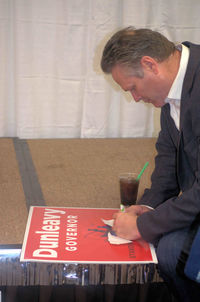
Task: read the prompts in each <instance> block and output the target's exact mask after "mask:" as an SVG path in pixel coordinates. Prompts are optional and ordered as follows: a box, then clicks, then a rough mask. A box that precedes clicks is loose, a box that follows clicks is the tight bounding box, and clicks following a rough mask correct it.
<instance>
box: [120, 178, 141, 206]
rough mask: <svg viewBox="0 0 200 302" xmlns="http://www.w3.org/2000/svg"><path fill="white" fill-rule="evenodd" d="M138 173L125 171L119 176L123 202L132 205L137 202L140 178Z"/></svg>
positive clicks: (125, 204)
mask: <svg viewBox="0 0 200 302" xmlns="http://www.w3.org/2000/svg"><path fill="white" fill-rule="evenodd" d="M136 178H137V174H134V173H124V174H121V175H120V176H119V180H120V195H121V204H123V205H124V206H131V205H134V204H136V200H137V193H138V187H139V180H136Z"/></svg>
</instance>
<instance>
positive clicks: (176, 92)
mask: <svg viewBox="0 0 200 302" xmlns="http://www.w3.org/2000/svg"><path fill="white" fill-rule="evenodd" d="M176 48H177V49H178V50H180V51H181V49H182V52H181V60H180V66H179V70H178V73H177V75H176V78H175V80H174V82H173V84H172V86H171V88H170V91H169V94H168V96H167V98H166V100H165V102H166V103H169V102H170V100H179V101H180V99H181V93H182V87H183V81H184V77H185V73H186V69H187V64H188V60H189V54H190V51H189V48H188V47H186V46H185V45H183V44H179V45H177V46H176Z"/></svg>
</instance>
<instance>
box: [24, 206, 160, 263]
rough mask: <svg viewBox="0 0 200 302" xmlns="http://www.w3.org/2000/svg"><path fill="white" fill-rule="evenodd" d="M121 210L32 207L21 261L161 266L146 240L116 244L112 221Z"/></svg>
mask: <svg viewBox="0 0 200 302" xmlns="http://www.w3.org/2000/svg"><path fill="white" fill-rule="evenodd" d="M117 211H118V209H91V208H60V207H31V208H30V212H29V217H28V222H27V226H26V232H25V236H24V242H23V246H22V252H21V258H20V261H36V262H38V261H39V262H40V261H42V262H62V263H67V262H73V263H150V262H154V263H157V259H156V255H155V250H154V248H153V246H152V245H150V244H148V243H147V242H145V241H142V240H141V241H133V242H131V243H128V244H122V245H112V244H110V243H109V242H108V239H107V238H108V236H107V235H108V232H109V231H110V230H111V227H109V226H107V225H105V224H104V223H103V222H102V218H103V219H106V220H109V219H112V216H113V214H114V213H115V212H117Z"/></svg>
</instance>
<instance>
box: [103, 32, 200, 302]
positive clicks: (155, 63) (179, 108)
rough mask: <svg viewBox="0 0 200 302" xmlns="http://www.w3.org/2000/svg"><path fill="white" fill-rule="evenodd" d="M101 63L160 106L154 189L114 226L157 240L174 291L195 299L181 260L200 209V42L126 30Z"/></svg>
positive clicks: (117, 78) (123, 232) (136, 96)
mask: <svg viewBox="0 0 200 302" xmlns="http://www.w3.org/2000/svg"><path fill="white" fill-rule="evenodd" d="M101 67H102V69H103V71H104V72H105V73H111V74H112V77H113V79H114V80H115V81H116V82H117V83H118V84H119V86H121V88H122V89H123V90H125V91H129V92H130V93H131V94H132V96H133V98H134V100H135V101H136V102H139V101H140V100H142V101H144V102H146V103H152V104H153V105H154V106H156V107H161V131H160V133H159V137H158V140H157V143H156V148H157V152H158V154H157V156H156V159H155V170H154V172H153V174H152V178H151V180H152V185H151V188H150V189H146V190H145V192H144V195H143V196H142V198H141V200H139V202H138V205H136V206H132V207H130V208H129V209H127V210H126V212H125V213H118V214H117V215H116V216H115V223H114V230H115V231H116V233H117V235H118V236H121V237H123V238H126V239H133V240H134V239H139V238H141V237H142V238H143V239H145V240H146V241H148V242H151V243H154V244H155V246H156V251H157V257H158V262H159V267H160V271H161V273H162V276H163V278H164V279H165V280H166V281H167V282H168V284H170V285H171V288H172V289H173V290H174V293H175V295H176V296H177V297H178V299H179V300H180V301H181V302H184V301H185V302H186V301H187V302H188V301H197V300H195V299H196V297H200V291H199V288H198V285H197V284H196V283H195V284H194V283H193V282H190V281H189V280H185V279H183V278H181V277H180V276H178V275H177V274H176V264H177V259H178V257H179V254H180V251H181V248H182V245H183V242H184V240H185V237H186V235H187V231H188V228H189V226H190V225H191V223H192V221H193V220H194V219H195V217H196V215H197V214H198V213H199V212H200V46H198V45H194V44H192V43H189V42H185V43H182V44H180V45H177V46H175V45H174V43H172V42H171V41H169V40H168V39H167V38H165V37H164V36H163V35H161V34H160V33H158V32H155V31H152V30H149V29H137V30H136V29H134V28H132V27H128V28H125V29H123V30H121V31H119V32H117V33H116V34H114V35H113V36H112V37H111V39H110V40H109V41H108V42H107V44H106V46H105V48H104V51H103V56H102V60H101ZM192 295H193V296H192Z"/></svg>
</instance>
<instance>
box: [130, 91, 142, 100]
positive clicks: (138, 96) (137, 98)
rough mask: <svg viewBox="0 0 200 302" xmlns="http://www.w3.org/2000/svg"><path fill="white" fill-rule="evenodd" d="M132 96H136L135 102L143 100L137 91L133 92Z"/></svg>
mask: <svg viewBox="0 0 200 302" xmlns="http://www.w3.org/2000/svg"><path fill="white" fill-rule="evenodd" d="M131 95H132V97H133V98H134V101H135V102H139V101H141V100H142V97H141V95H139V94H137V93H136V92H131Z"/></svg>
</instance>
